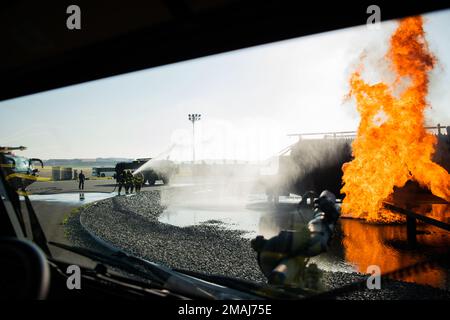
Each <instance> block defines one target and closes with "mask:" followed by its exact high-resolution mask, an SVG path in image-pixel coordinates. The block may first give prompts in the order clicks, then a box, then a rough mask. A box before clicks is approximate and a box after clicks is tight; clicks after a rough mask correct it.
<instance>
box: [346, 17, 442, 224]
mask: <svg viewBox="0 0 450 320" xmlns="http://www.w3.org/2000/svg"><path fill="white" fill-rule="evenodd" d="M386 58H387V59H389V61H390V65H391V68H392V71H393V72H395V75H396V81H395V82H394V83H392V84H388V83H384V82H379V83H376V84H372V85H371V84H368V83H367V82H365V81H364V80H363V79H362V76H361V70H357V71H356V72H354V73H353V74H352V76H351V79H350V86H351V89H350V96H351V97H353V98H355V100H356V104H357V110H358V112H359V114H360V117H361V121H360V124H359V128H358V133H357V137H356V139H355V141H354V142H353V144H352V150H353V156H354V160H353V161H351V162H349V163H346V164H345V165H344V166H343V168H342V169H343V172H344V176H343V183H344V186H343V188H342V192H343V193H344V194H345V199H344V201H343V205H342V211H343V213H345V214H346V215H350V216H353V217H357V218H365V219H366V220H368V221H373V222H392V221H394V220H396V219H397V216H396V215H394V214H392V213H390V212H388V211H386V210H384V209H383V208H382V203H383V201H385V200H387V199H389V198H390V197H391V196H392V194H393V191H394V187H402V186H404V185H405V183H406V182H407V181H408V180H413V181H416V182H417V183H419V184H420V185H421V186H423V187H426V188H428V189H429V190H430V191H431V192H432V193H433V194H434V195H436V196H438V197H441V198H443V199H445V200H447V201H449V200H450V175H449V174H448V172H447V171H446V170H445V169H444V168H442V167H441V166H439V165H437V164H436V163H434V162H433V161H432V160H431V159H432V155H433V153H434V147H435V144H436V137H435V136H434V135H433V134H431V133H429V132H427V131H426V129H425V125H424V124H425V118H424V111H425V109H426V108H427V101H426V96H427V93H428V72H429V71H430V70H432V69H433V67H434V65H435V63H436V59H435V57H434V56H433V55H432V54H431V53H430V51H429V49H428V44H427V42H426V40H425V36H424V30H423V21H422V18H421V17H411V18H406V19H403V20H401V21H400V23H399V26H398V28H397V29H396V31H395V32H394V33H393V35H392V36H391V39H390V49H389V52H388V54H387V55H386ZM405 83H406V84H407V85H406V86H405V89H403V90H401V93H400V94H396V93H395V91H398V90H399V89H401V88H402V85H405Z"/></svg>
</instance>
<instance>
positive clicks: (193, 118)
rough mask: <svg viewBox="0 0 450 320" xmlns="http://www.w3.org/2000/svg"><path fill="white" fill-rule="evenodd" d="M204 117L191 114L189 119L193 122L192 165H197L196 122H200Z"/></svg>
mask: <svg viewBox="0 0 450 320" xmlns="http://www.w3.org/2000/svg"><path fill="white" fill-rule="evenodd" d="M201 117H202V115H201V114H199V113H190V114H189V115H188V119H189V121H190V122H192V164H195V122H196V121H200V119H201Z"/></svg>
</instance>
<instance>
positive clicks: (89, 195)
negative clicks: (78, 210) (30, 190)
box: [28, 192, 115, 205]
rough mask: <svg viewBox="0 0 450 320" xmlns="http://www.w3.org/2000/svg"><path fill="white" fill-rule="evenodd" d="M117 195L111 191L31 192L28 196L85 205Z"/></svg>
mask: <svg viewBox="0 0 450 320" xmlns="http://www.w3.org/2000/svg"><path fill="white" fill-rule="evenodd" d="M113 196H115V193H111V192H108V193H106V192H76V193H57V194H31V195H29V196H28V197H29V198H30V200H31V201H32V202H36V201H44V202H60V203H64V204H68V205H77V204H78V205H83V204H87V203H91V202H95V201H99V200H103V199H107V198H110V197H113Z"/></svg>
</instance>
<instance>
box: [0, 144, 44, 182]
mask: <svg viewBox="0 0 450 320" xmlns="http://www.w3.org/2000/svg"><path fill="white" fill-rule="evenodd" d="M26 149H27V148H26V147H24V146H19V147H3V146H0V167H1V169H2V170H3V172H4V174H5V179H6V181H7V182H8V183H9V184H10V185H11V186H12V187H13V188H14V189H15V190H18V191H25V189H26V187H28V186H29V185H30V184H32V183H34V182H36V181H37V180H38V176H39V174H38V173H39V170H38V169H37V168H35V167H34V163H36V162H38V163H39V164H40V165H41V168H43V167H44V163H43V162H42V160H41V159H38V158H26V157H23V156H18V155H16V154H14V153H13V152H12V151H15V150H20V151H24V150H26Z"/></svg>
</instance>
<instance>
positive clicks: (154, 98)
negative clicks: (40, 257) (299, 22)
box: [0, 10, 450, 295]
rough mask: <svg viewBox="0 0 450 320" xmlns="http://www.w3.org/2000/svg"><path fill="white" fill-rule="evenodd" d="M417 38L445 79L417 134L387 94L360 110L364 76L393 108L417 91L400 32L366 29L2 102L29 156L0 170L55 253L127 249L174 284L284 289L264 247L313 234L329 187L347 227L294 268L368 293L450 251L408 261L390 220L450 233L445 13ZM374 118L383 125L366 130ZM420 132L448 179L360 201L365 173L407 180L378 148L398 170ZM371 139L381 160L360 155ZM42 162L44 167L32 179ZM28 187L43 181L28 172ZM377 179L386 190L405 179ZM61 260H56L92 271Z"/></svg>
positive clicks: (437, 238) (16, 157) (428, 273)
mask: <svg viewBox="0 0 450 320" xmlns="http://www.w3.org/2000/svg"><path fill="white" fill-rule="evenodd" d="M421 23H423V28H424V30H425V37H426V41H427V46H428V50H429V52H431V53H432V54H433V59H434V61H435V64H434V65H433V67H430V68H429V69H427V70H426V71H425V73H426V74H427V77H428V78H427V80H426V81H424V83H426V86H427V91H426V92H425V93H424V96H420V97H424V99H426V101H427V103H426V106H425V103H424V109H423V114H421V115H420V117H422V118H420V119H419V120H417V121H416V122H415V121H411V123H408V124H405V123H406V122H405V121H403V122H401V124H402V125H401V126H400V127H399V126H398V125H397V124H394V125H393V126H391V127H390V126H389V125H390V123H391V122H390V121H391V120H392V119H394V118H395V117H394V116H392V114H390V111H389V108H388V106H389V105H388V103H387V102H386V101H387V100H383V101H381V100H380V99H381V98H379V97H378V96H376V97H375V96H370V98H371V99H372V100H371V101H372V102H371V103H372V104H371V106H372V107H371V108H372V109H370V108H369V109H370V110H374V109H373V108H375V107H373V105H383V106H384V109H383V108H382V109H380V110H378V109H377V111H376V112H372V113H370V112H369V111H368V112H366V113H365V111H364V103H365V102H366V101H365V100H364V99H363V97H364V96H368V95H370V94H372V93H369V90H368V89H367V87H364V86H365V83H363V82H358V80H360V79H359V78H358V79H357V78H355V72H359V73H361V74H362V77H363V78H364V81H366V82H367V83H370V84H371V85H374V84H377V83H382V82H383V81H385V83H388V84H389V85H392V87H389V86H388V88H389V89H386V91H383V92H384V93H383V94H386V93H385V92H391V91H390V90H392V95H393V97H396V98H398V97H400V98H398V99H401V92H403V90H409V89H408V88H411V87H410V86H413V85H414V83H415V82H414V81H415V79H416V78H415V77H414V75H413V76H411V75H409V74H407V75H406V76H405V78H408V79H409V80H405V81H404V82H402V83H398V84H397V83H396V76H397V75H396V73H395V70H393V69H392V68H390V63H395V61H397V60H395V59H396V58H395V57H394V58H392V57H391V56H390V55H389V52H392V51H390V50H392V46H394V45H395V41H394V42H393V40H392V39H395V38H393V34H395V32H396V30H398V28H399V22H398V21H388V22H383V23H382V24H381V26H380V28H379V29H377V30H372V29H369V28H367V27H366V26H360V27H354V28H349V29H345V30H340V31H335V32H328V33H324V34H318V35H313V36H308V37H303V38H298V39H292V40H288V41H282V42H277V43H272V44H268V45H262V46H257V47H252V48H248V49H243V50H238V51H233V52H228V53H224V54H219V55H214V56H209V57H204V58H199V59H195V60H190V61H185V62H181V63H176V64H171V65H167V66H162V67H157V68H152V69H148V70H143V71H139V72H134V73H129V74H124V75H120V76H116V77H111V78H107V79H102V80H98V81H92V82H89V83H83V84H80V85H75V86H70V87H65V88H62V89H57V90H52V91H48V92H42V93H39V94H34V95H30V96H25V97H21V98H17V99H12V100H7V101H2V102H0V137H1V141H0V145H1V146H2V147H3V146H8V147H15V146H26V147H27V149H26V150H9V151H8V150H6V149H5V152H4V154H5V159H6V160H5V161H6V162H5V163H4V164H3V165H2V168H3V170H4V171H5V173H6V174H5V175H6V176H7V177H9V178H7V181H8V183H11V184H12V185H13V186H14V188H16V189H17V190H19V191H20V199H21V200H22V201H24V200H25V198H24V197H26V196H27V197H29V199H30V200H31V203H32V204H33V207H34V209H35V211H36V214H37V216H38V219H39V221H40V224H41V226H42V228H43V230H44V233H45V235H46V237H47V240H49V241H53V242H57V243H63V244H68V245H69V244H70V245H74V246H78V247H87V248H93V249H96V250H98V251H101V252H110V251H111V249H112V248H116V249H120V250H123V251H124V252H126V253H128V254H130V255H133V256H137V257H140V258H144V259H146V260H148V261H152V262H155V263H157V264H161V265H163V266H167V267H169V268H172V269H180V270H186V271H191V272H200V273H205V274H209V275H222V276H228V277H233V278H237V279H241V280H248V281H253V282H256V283H267V282H268V281H269V282H271V281H272V282H273V283H276V282H277V281H278V280H276V279H272V280H271V278H270V275H271V272H272V271H273V269H274V268H275V267H276V266H277V264H278V263H280V261H278V260H277V261H275V260H276V259H275V258H273V259H274V261H272V260H270V259H272V258H270V259H269V258H267V259H268V260H264V259H265V258H264V257H265V256H264V254H262V253H261V252H265V251H258V250H263V249H261V247H258V244H257V241H256V242H255V241H253V242H252V240H254V239H256V237H257V236H262V237H264V239H265V240H268V239H272V238H274V237H276V236H278V235H279V234H280V232H282V231H286V232H291V233H290V235H292V234H295V236H297V235H299V234H300V235H301V236H303V235H304V234H308V237H309V236H311V234H314V230H313V228H314V226H313V225H311V224H309V223H310V222H311V221H312V219H313V218H314V217H315V213H317V212H316V211H314V210H315V209H318V208H319V209H318V210H322V209H321V207H317V205H316V207H315V206H314V202H315V200H317V199H318V198H319V195H320V194H321V192H322V191H323V190H329V191H330V192H332V193H333V194H334V196H335V198H336V201H334V198H333V197H326V199H332V198H333V199H332V202H333V203H334V204H336V208H337V210H338V211H339V214H340V216H339V218H337V217H335V218H333V219H335V220H332V222H330V220H328V221H327V222H326V223H328V224H327V225H326V226H325V227H323V226H322V227H323V228H325V229H320V230H322V231H320V232H325V233H327V232H329V233H330V234H329V235H327V238H326V239H320V240H318V241H322V242H320V243H322V244H323V247H324V248H325V247H326V250H323V251H320V252H315V251H314V252H312V251H311V250H312V249H311V250H309V248H308V250H306V249H305V250H306V251H305V252H307V253H304V254H303V253H302V254H303V255H302V257H303V258H304V259H302V260H301V262H299V261H297V262H296V263H297V264H298V265H297V267H298V268H300V269H301V270H303V269H304V270H309V271H311V270H312V269H305V268H307V267H308V266H311V265H314V266H316V267H317V268H318V270H320V272H321V273H322V280H321V284H320V286H319V285H317V286H313V287H314V288H316V289H317V288H319V287H320V288H321V290H332V289H335V288H337V287H339V286H341V285H343V284H348V283H352V282H354V281H358V280H361V279H364V277H363V274H367V273H370V272H369V271H370V267H371V266H374V265H375V266H378V267H379V268H380V269H381V271H382V273H385V272H390V271H393V270H396V269H398V268H402V267H406V266H408V265H411V264H414V263H417V262H420V261H423V260H425V259H429V258H430V257H434V256H439V255H445V254H448V251H447V250H448V245H449V244H450V236H449V234H448V232H446V231H445V230H442V229H440V228H436V227H435V226H432V225H429V224H423V225H421V226H420V232H419V233H418V234H417V236H416V238H415V241H416V242H417V243H418V245H417V246H415V247H414V248H411V247H409V246H408V245H407V243H408V241H410V240H411V239H410V238H409V234H408V231H407V228H406V222H405V217H400V216H396V215H394V213H393V212H391V211H382V208H381V206H382V204H383V203H384V202H389V203H394V204H395V205H396V206H399V207H402V208H407V209H409V210H411V211H414V212H415V213H418V214H422V215H426V216H428V217H432V218H433V219H435V220H438V221H441V222H444V223H447V224H448V223H449V221H450V220H449V219H450V205H449V202H448V201H449V199H450V196H449V194H448V190H447V194H446V193H445V186H446V185H445V183H448V182H446V181H448V172H449V170H450V154H449V151H448V150H449V149H448V144H449V143H450V140H449V133H450V132H449V130H450V127H449V126H450V108H449V107H448V106H449V105H450V91H449V90H448V88H447V87H448V83H450V71H449V70H450V68H449V67H450V45H449V41H448V30H449V28H450V11H449V10H447V11H441V12H436V13H432V14H427V15H424V16H423V22H421ZM399 70H403V69H399ZM399 72H401V71H399ZM425 73H424V74H425ZM401 76H403V75H402V74H401ZM408 81H409V82H408ZM383 83H384V82H383ZM371 88H372V87H371ZM374 88H375V87H374ZM376 88H377V90H378V89H379V87H376ZM383 88H384V87H383ZM358 90H362V92H359V91H358ZM364 90H366V91H364ZM379 90H381V89H379ZM383 90H384V89H383ZM377 94H379V93H377ZM411 95H412V93H411ZM414 97H416V96H414ZM377 99H379V100H377ZM373 101H376V103H373ZM380 101H381V102H380ZM389 101H391V100H389ZM408 101H410V100H408ZM429 106H431V108H430V107H429ZM402 110H403V109H402ZM415 110H418V109H417V108H416V109H415ZM414 112H416V111H414ZM417 112H419V111H417ZM368 118H370V119H374V121H373V123H371V124H370V125H369V127H370V128H369V129H367V130H368V131H364V128H365V127H364V126H365V125H366V124H367V121H369V120H367V119H368ZM394 120H395V119H394ZM394 120H392V121H394ZM370 121H371V120H370ZM415 123H420V125H421V126H423V127H424V132H425V133H423V134H422V136H420V137H417V141H419V140H420V141H425V140H427V139H430V144H429V145H430V146H431V149H430V150H431V151H429V153H430V154H431V155H432V156H430V157H431V158H430V159H427V161H428V160H429V161H432V163H433V164H435V165H436V166H438V167H439V168H441V169H439V170H437V169H436V170H437V171H436V172H437V176H439V177H441V178H439V177H438V178H436V177H434V178H427V177H425V178H422V176H421V175H420V174H419V173H415V172H413V171H414V170H419V169H417V168H416V167H414V166H412V165H411V166H409V167H408V168H409V171H408V172H411V174H410V175H409V174H407V176H408V177H407V178H406V179H404V180H402V181H401V182H397V181H393V182H392V188H391V190H390V191H389V192H384V191H383V190H384V189H383V190H382V188H383V186H380V188H379V189H377V187H375V182H373V183H372V182H371V183H372V184H371V186H374V187H373V189H371V187H364V188H363V187H362V186H361V185H362V184H363V183H364V182H362V180H358V177H362V175H361V171H358V170H357V169H358V168H359V169H360V170H363V169H364V165H365V164H367V168H369V166H371V167H370V168H371V169H370V172H366V174H367V177H366V176H364V179H365V181H369V180H368V179H370V176H371V175H372V176H374V175H376V174H378V173H379V172H381V171H382V170H381V169H379V167H377V165H380V164H384V165H385V167H384V168H386V167H387V166H388V165H389V164H392V165H393V166H394V161H393V160H392V161H391V159H394V158H395V157H393V156H392V157H389V153H387V152H385V151H380V150H384V149H381V148H382V146H383V145H389V143H388V141H395V143H396V146H397V147H398V146H400V147H398V148H397V149H396V150H397V153H395V152H394V153H393V154H399V156H398V157H400V154H402V150H409V151H408V152H411V151H410V149H408V148H409V147H408V146H413V145H414V146H415V145H417V146H422V144H416V143H415V141H416V140H405V139H407V138H405V137H404V136H400V135H399V134H400V131H401V132H405V133H407V134H408V135H406V137H409V136H418V135H415V133H414V132H412V133H411V132H408V131H407V130H408V128H415V127H414V125H415ZM374 128H375V129H374ZM377 128H381V129H379V131H374V130H378V129H377ZM389 128H401V130H400V129H399V130H391V131H392V132H393V133H392V132H388V130H389ZM370 130H372V131H370ZM364 132H370V134H367V135H366V136H362V134H363V133H364ZM381 133H386V134H387V135H386V137H387V138H385V136H383V135H381ZM394 134H397V135H394ZM428 136H429V137H433V138H423V137H428ZM368 137H372V138H373V137H375V138H374V139H376V140H374V141H375V142H373V144H371V145H372V146H376V148H378V149H376V150H375V151H374V150H372V151H371V153H367V154H364V152H365V151H367V150H369V149H370V148H368V147H367V145H366V146H364V141H368V140H367V139H369V138H368ZM431 140H432V141H431ZM355 141H358V142H357V143H354V142H355ZM401 141H409V142H408V143H407V144H403V143H402V142H401ZM427 141H428V140H427ZM421 143H422V142H421ZM402 148H404V149H402ZM372 149H373V148H372ZM377 150H378V151H377ZM424 150H428V149H425V147H424V148H423V149H420V150H416V151H417V152H418V154H421V155H423V154H425V153H426V152H428V151H424ZM2 152H3V151H2ZM367 152H368V151H367ZM32 158H37V159H41V160H42V161H43V167H42V168H41V167H38V166H36V167H32V166H31V163H29V161H28V159H32ZM375 158H377V159H378V160H377V161H375V163H373V164H372V162H370V159H375ZM359 159H362V160H361V162H360V164H359V167H358V166H357V162H358V161H359ZM416 160H417V161H418V162H417V163H419V160H418V158H417V157H416ZM354 161H356V162H354ZM408 161H409V160H408ZM420 161H422V160H420ZM423 161H425V160H423ZM350 162H352V165H350V166H347V168H350V169H348V170H346V172H345V175H343V168H345V167H346V165H345V164H349V163H350ZM404 163H407V161H406V160H405V161H403V162H401V163H400V164H398V165H397V164H395V168H397V169H398V166H402V165H403V164H404ZM408 163H409V162H408ZM420 163H422V162H420ZM427 163H428V162H427ZM8 165H9V166H8ZM372 165H373V166H372ZM405 166H406V165H405ZM413 167H414V168H413ZM35 168H36V169H38V170H37V171H36V172H33V169H35ZM412 168H413V169H412ZM427 168H430V167H427ZM433 168H434V167H433ZM28 169H30V170H28ZM383 170H384V169H383ZM430 170H431V169H430ZM363 171H364V170H363ZM366 171H367V170H366ZM22 172H26V173H28V174H29V175H30V176H32V177H31V178H30V177H23V176H17V175H15V174H17V173H22ZM352 174H353V175H352ZM379 177H381V178H379ZM382 177H383V176H382V175H381V174H380V176H377V178H379V179H378V181H379V182H383V183H382V184H384V185H386V184H389V183H390V182H389V181H391V180H392V179H394V178H392V175H389V174H388V175H386V176H384V177H385V178H382ZM442 177H443V178H442ZM391 178H392V179H391ZM346 179H347V180H346ZM421 179H422V180H421ZM433 179H434V180H433ZM446 179H447V180H446ZM400 180H401V179H400ZM400 180H399V181H400ZM355 181H357V183H356V182H355ZM433 181H437V182H436V183H434V182H433ZM344 184H345V187H344V189H342V187H343V185H344ZM356 185H358V186H356ZM439 186H440V187H439ZM359 187H360V188H359ZM358 188H359V189H358ZM369 189H370V190H372V191H373V190H375V189H376V190H380V192H379V194H376V195H374V194H373V193H371V194H367V192H368V191H367V190H369ZM442 189H444V191H442ZM355 190H356V191H355ZM308 191H312V193H311V196H309V195H308V194H307V192H308ZM441 191H442V192H441ZM374 192H375V191H374ZM383 192H384V193H383ZM380 194H382V195H380ZM346 195H348V197H347V199H345V198H346ZM359 196H360V198H361V199H359V198H358V197H359ZM363 198H364V199H363ZM307 199H310V200H307ZM346 201H347V202H346ZM359 201H361V202H359ZM364 201H365V202H364ZM360 203H363V205H364V206H365V207H364V208H363V209H361V206H360ZM316 204H317V203H316ZM341 204H342V208H341ZM375 204H377V205H379V207H376V208H374V209H373V210H372V206H373V205H375ZM368 207H370V210H372V211H370V210H369V208H368ZM349 208H350V209H349ZM341 209H342V210H341ZM358 210H360V211H361V212H360V211H358ZM323 211H325V212H326V210H325V209H323ZM341 211H342V212H341ZM373 212H375V213H373ZM372 213H373V214H374V215H372ZM394 217H396V218H394ZM397 218H398V219H397ZM322 227H321V228H322ZM305 230H306V231H305ZM312 230H313V231H312ZM323 230H325V231H323ZM292 231H294V232H292ZM328 236H329V238H328ZM277 239H281V238H277ZM308 241H309V240H308ZM314 241H316V240H314ZM255 243H256V244H255ZM274 248H275V247H273V248H272V249H273V250H275V251H276V248H275V249H274ZM272 249H271V250H272ZM50 250H51V251H52V254H53V255H54V257H56V258H59V259H62V260H66V261H71V262H73V263H80V264H82V263H85V262H86V261H85V260H81V258H80V256H78V255H74V254H72V253H71V252H68V251H67V250H63V249H61V248H58V247H50ZM271 252H272V251H271ZM276 253H279V252H278V251H277V252H276ZM280 254H282V255H286V256H283V257H284V258H287V257H289V255H288V254H286V252H281V253H280ZM265 268H266V269H265ZM268 269H270V270H269V271H268ZM449 270H450V269H449V266H448V265H445V264H439V263H435V264H433V265H432V266H431V267H430V268H428V269H427V270H423V271H421V272H417V273H414V274H410V275H407V276H405V277H403V278H402V279H401V281H405V282H406V283H408V284H412V283H414V284H418V285H427V286H431V287H432V288H434V289H436V290H438V289H445V290H448V289H449V287H448V286H449V279H450V278H449V276H450V272H449ZM309 271H308V272H309ZM298 272H300V271H298ZM301 272H303V271H301ZM311 272H312V271H311ZM303 285H304V286H306V285H305V284H302V286H303ZM399 287H401V286H400V285H398V287H396V288H397V289H398V288H399ZM418 288H421V287H418ZM427 288H429V287H427ZM430 290H431V289H430ZM367 294H370V293H367ZM432 294H434V291H430V295H432Z"/></svg>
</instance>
